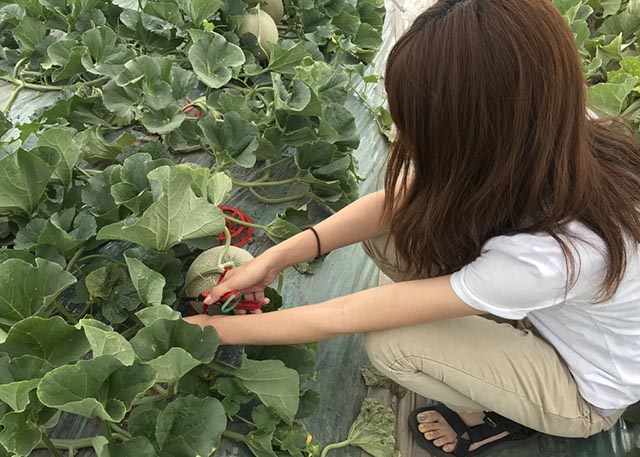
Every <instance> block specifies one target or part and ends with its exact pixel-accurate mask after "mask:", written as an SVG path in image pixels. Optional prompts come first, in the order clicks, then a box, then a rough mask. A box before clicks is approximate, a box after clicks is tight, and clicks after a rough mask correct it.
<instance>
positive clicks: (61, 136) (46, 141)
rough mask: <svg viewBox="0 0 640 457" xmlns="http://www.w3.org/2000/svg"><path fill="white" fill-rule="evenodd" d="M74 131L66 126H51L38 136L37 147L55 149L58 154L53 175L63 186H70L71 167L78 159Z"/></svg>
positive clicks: (78, 153) (78, 150) (78, 149)
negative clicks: (57, 161) (58, 157)
mask: <svg viewBox="0 0 640 457" xmlns="http://www.w3.org/2000/svg"><path fill="white" fill-rule="evenodd" d="M73 136H74V131H73V130H72V129H69V128H66V127H51V128H48V129H47V130H45V131H44V132H42V133H41V134H40V136H39V137H38V146H39V147H49V148H51V149H55V150H56V151H58V154H60V159H61V160H60V162H59V163H58V166H57V167H56V168H55V171H54V173H53V176H54V177H56V178H58V179H59V180H60V182H62V184H63V185H65V186H70V185H71V184H72V179H73V168H74V167H75V166H76V165H77V163H78V159H80V148H79V147H78V145H77V144H76V143H75V142H74V139H73Z"/></svg>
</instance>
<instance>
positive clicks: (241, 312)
mask: <svg viewBox="0 0 640 457" xmlns="http://www.w3.org/2000/svg"><path fill="white" fill-rule="evenodd" d="M233 312H234V313H235V314H247V310H246V309H234V310H233Z"/></svg>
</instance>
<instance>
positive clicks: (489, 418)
mask: <svg viewBox="0 0 640 457" xmlns="http://www.w3.org/2000/svg"><path fill="white" fill-rule="evenodd" d="M425 411H436V412H438V413H440V415H442V417H443V418H444V420H445V421H447V423H448V424H449V426H450V427H451V428H452V429H453V431H455V432H456V435H457V438H456V448H455V449H454V450H453V451H452V452H445V451H443V450H442V448H440V447H438V446H436V445H435V444H433V441H431V440H428V439H426V438H425V437H424V434H423V433H422V432H421V431H420V430H418V426H419V425H420V423H419V422H418V418H417V416H418V414H420V413H423V412H425ZM409 429H410V430H411V433H412V434H413V436H414V438H415V439H416V440H417V442H418V445H420V447H422V448H423V449H425V450H426V451H427V452H429V453H430V454H433V455H435V456H438V457H475V456H478V455H480V454H482V453H483V452H486V451H488V450H489V449H492V450H498V449H505V448H509V447H514V446H520V445H522V444H523V443H524V442H529V441H532V440H533V439H536V438H538V437H539V436H540V433H538V432H536V431H535V430H532V429H530V428H528V427H525V426H523V425H520V424H517V423H516V422H513V421H512V420H510V419H507V418H506V417H503V416H501V415H499V414H496V413H494V412H490V411H485V418H484V423H482V424H480V425H476V426H473V427H469V426H467V424H465V423H464V422H463V421H462V419H461V418H460V416H459V415H458V414H457V413H456V412H455V411H453V410H451V409H449V408H447V407H446V406H444V405H435V406H427V407H425V408H418V409H416V410H414V411H413V412H412V413H411V414H410V415H409ZM502 432H508V433H509V435H507V436H505V437H504V438H500V439H499V440H496V441H492V442H491V443H487V444H484V445H482V446H481V447H479V448H478V449H476V450H475V451H469V447H470V446H471V445H472V444H473V443H477V442H479V441H484V440H486V439H487V438H491V437H492V436H495V435H497V434H499V433H502ZM465 433H466V434H467V436H468V437H469V438H468V439H467V438H463V437H462V435H464V434H465Z"/></svg>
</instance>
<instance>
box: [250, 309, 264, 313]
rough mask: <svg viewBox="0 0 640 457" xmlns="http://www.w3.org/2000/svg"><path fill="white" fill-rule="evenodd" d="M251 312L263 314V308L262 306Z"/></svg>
mask: <svg viewBox="0 0 640 457" xmlns="http://www.w3.org/2000/svg"><path fill="white" fill-rule="evenodd" d="M249 312H250V313H251V314H262V310H261V309H260V308H258V309H254V310H252V311H249Z"/></svg>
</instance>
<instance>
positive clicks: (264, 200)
mask: <svg viewBox="0 0 640 457" xmlns="http://www.w3.org/2000/svg"><path fill="white" fill-rule="evenodd" d="M249 192H251V193H252V194H253V196H254V197H255V198H256V199H257V200H258V201H260V202H262V203H266V204H268V205H277V204H278V203H287V202H293V201H296V200H300V199H302V198H305V197H306V196H307V195H308V194H307V192H303V193H301V194H297V195H291V196H289V197H281V198H271V197H265V196H264V195H260V194H259V193H258V192H256V191H255V190H253V188H252V187H249Z"/></svg>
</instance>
